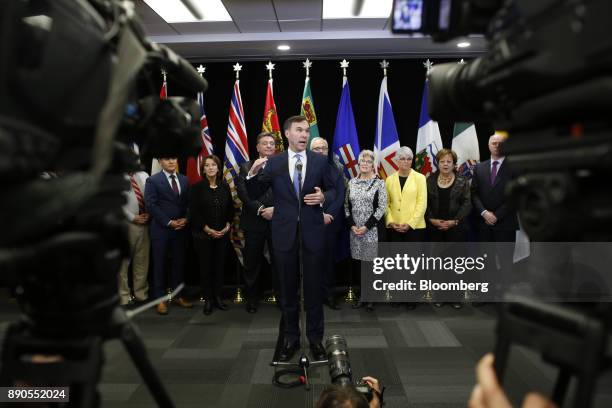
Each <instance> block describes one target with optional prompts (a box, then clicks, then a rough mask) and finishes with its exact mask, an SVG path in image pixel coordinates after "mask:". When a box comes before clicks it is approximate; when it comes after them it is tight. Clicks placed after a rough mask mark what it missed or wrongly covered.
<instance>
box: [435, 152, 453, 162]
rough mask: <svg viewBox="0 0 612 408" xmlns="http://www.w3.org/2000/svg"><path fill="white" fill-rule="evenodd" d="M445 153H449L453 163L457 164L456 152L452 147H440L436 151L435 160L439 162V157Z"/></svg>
mask: <svg viewBox="0 0 612 408" xmlns="http://www.w3.org/2000/svg"><path fill="white" fill-rule="evenodd" d="M446 155H450V156H451V157H452V158H453V164H457V153H455V151H454V150H452V149H441V150H438V153H436V160H437V161H438V162H439V161H440V159H441V158H442V157H444V156H446Z"/></svg>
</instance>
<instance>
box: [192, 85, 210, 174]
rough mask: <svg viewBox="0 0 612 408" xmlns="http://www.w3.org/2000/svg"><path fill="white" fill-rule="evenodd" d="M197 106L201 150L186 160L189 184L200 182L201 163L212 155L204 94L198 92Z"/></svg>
mask: <svg viewBox="0 0 612 408" xmlns="http://www.w3.org/2000/svg"><path fill="white" fill-rule="evenodd" d="M198 105H200V140H201V142H202V149H201V150H200V153H198V157H197V158H196V157H189V158H188V159H187V178H188V179H189V184H195V183H197V182H198V181H200V180H202V177H204V175H203V174H200V168H201V166H202V162H203V161H204V159H205V158H206V156H210V155H211V154H213V145H212V138H211V137H210V131H209V130H208V120H207V119H206V112H205V111H204V93H203V92H198Z"/></svg>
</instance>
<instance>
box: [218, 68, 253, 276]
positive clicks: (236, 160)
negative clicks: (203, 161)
mask: <svg viewBox="0 0 612 408" xmlns="http://www.w3.org/2000/svg"><path fill="white" fill-rule="evenodd" d="M248 160H249V143H248V140H247V132H246V126H245V125H244V110H243V109H242V98H241V96H240V81H239V80H238V79H236V82H235V83H234V92H233V93H232V100H231V104H230V111H229V122H228V124H227V139H226V142H225V160H224V161H223V177H224V178H225V181H226V182H227V184H229V187H230V190H231V192H232V199H233V201H234V209H235V211H234V220H233V222H232V232H231V234H232V235H231V240H232V244H233V246H234V250H235V251H236V255H237V256H238V260H239V261H240V263H241V264H242V265H244V256H243V249H244V233H243V232H242V230H240V213H241V208H242V202H241V201H240V198H239V197H238V192H237V191H236V183H235V182H234V180H236V178H237V177H238V173H239V172H240V165H241V164H242V163H244V162H246V161H248Z"/></svg>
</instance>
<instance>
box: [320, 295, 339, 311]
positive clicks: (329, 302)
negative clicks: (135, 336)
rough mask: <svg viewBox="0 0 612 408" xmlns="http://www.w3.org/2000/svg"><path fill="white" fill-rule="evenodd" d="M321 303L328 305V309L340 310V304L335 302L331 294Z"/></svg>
mask: <svg viewBox="0 0 612 408" xmlns="http://www.w3.org/2000/svg"><path fill="white" fill-rule="evenodd" d="M323 304H325V306H327V307H329V308H330V309H333V310H340V305H339V304H338V303H337V302H336V299H334V298H333V296H330V297H328V298H327V299H325V301H324V302H323Z"/></svg>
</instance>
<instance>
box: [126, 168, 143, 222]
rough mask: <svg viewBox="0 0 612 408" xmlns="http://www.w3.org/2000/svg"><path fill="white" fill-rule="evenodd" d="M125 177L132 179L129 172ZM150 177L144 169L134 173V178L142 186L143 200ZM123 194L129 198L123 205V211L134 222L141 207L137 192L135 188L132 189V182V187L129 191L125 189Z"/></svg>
mask: <svg viewBox="0 0 612 408" xmlns="http://www.w3.org/2000/svg"><path fill="white" fill-rule="evenodd" d="M125 178H126V179H127V180H128V181H129V180H130V176H129V174H126V175H125ZM148 178H149V175H148V174H147V173H146V172H144V171H138V172H136V173H134V180H136V184H138V187H139V188H140V192H141V193H142V199H143V200H144V198H145V197H144V193H145V183H146V182H147V179H148ZM123 194H124V195H125V197H126V199H127V202H126V203H125V205H124V206H123V207H122V208H123V213H124V214H125V218H127V220H128V221H130V222H132V221H134V217H135V216H137V215H138V213H139V208H138V199H137V198H136V193H134V190H133V189H132V185H131V184H130V189H129V190H127V191H124V192H123Z"/></svg>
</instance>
